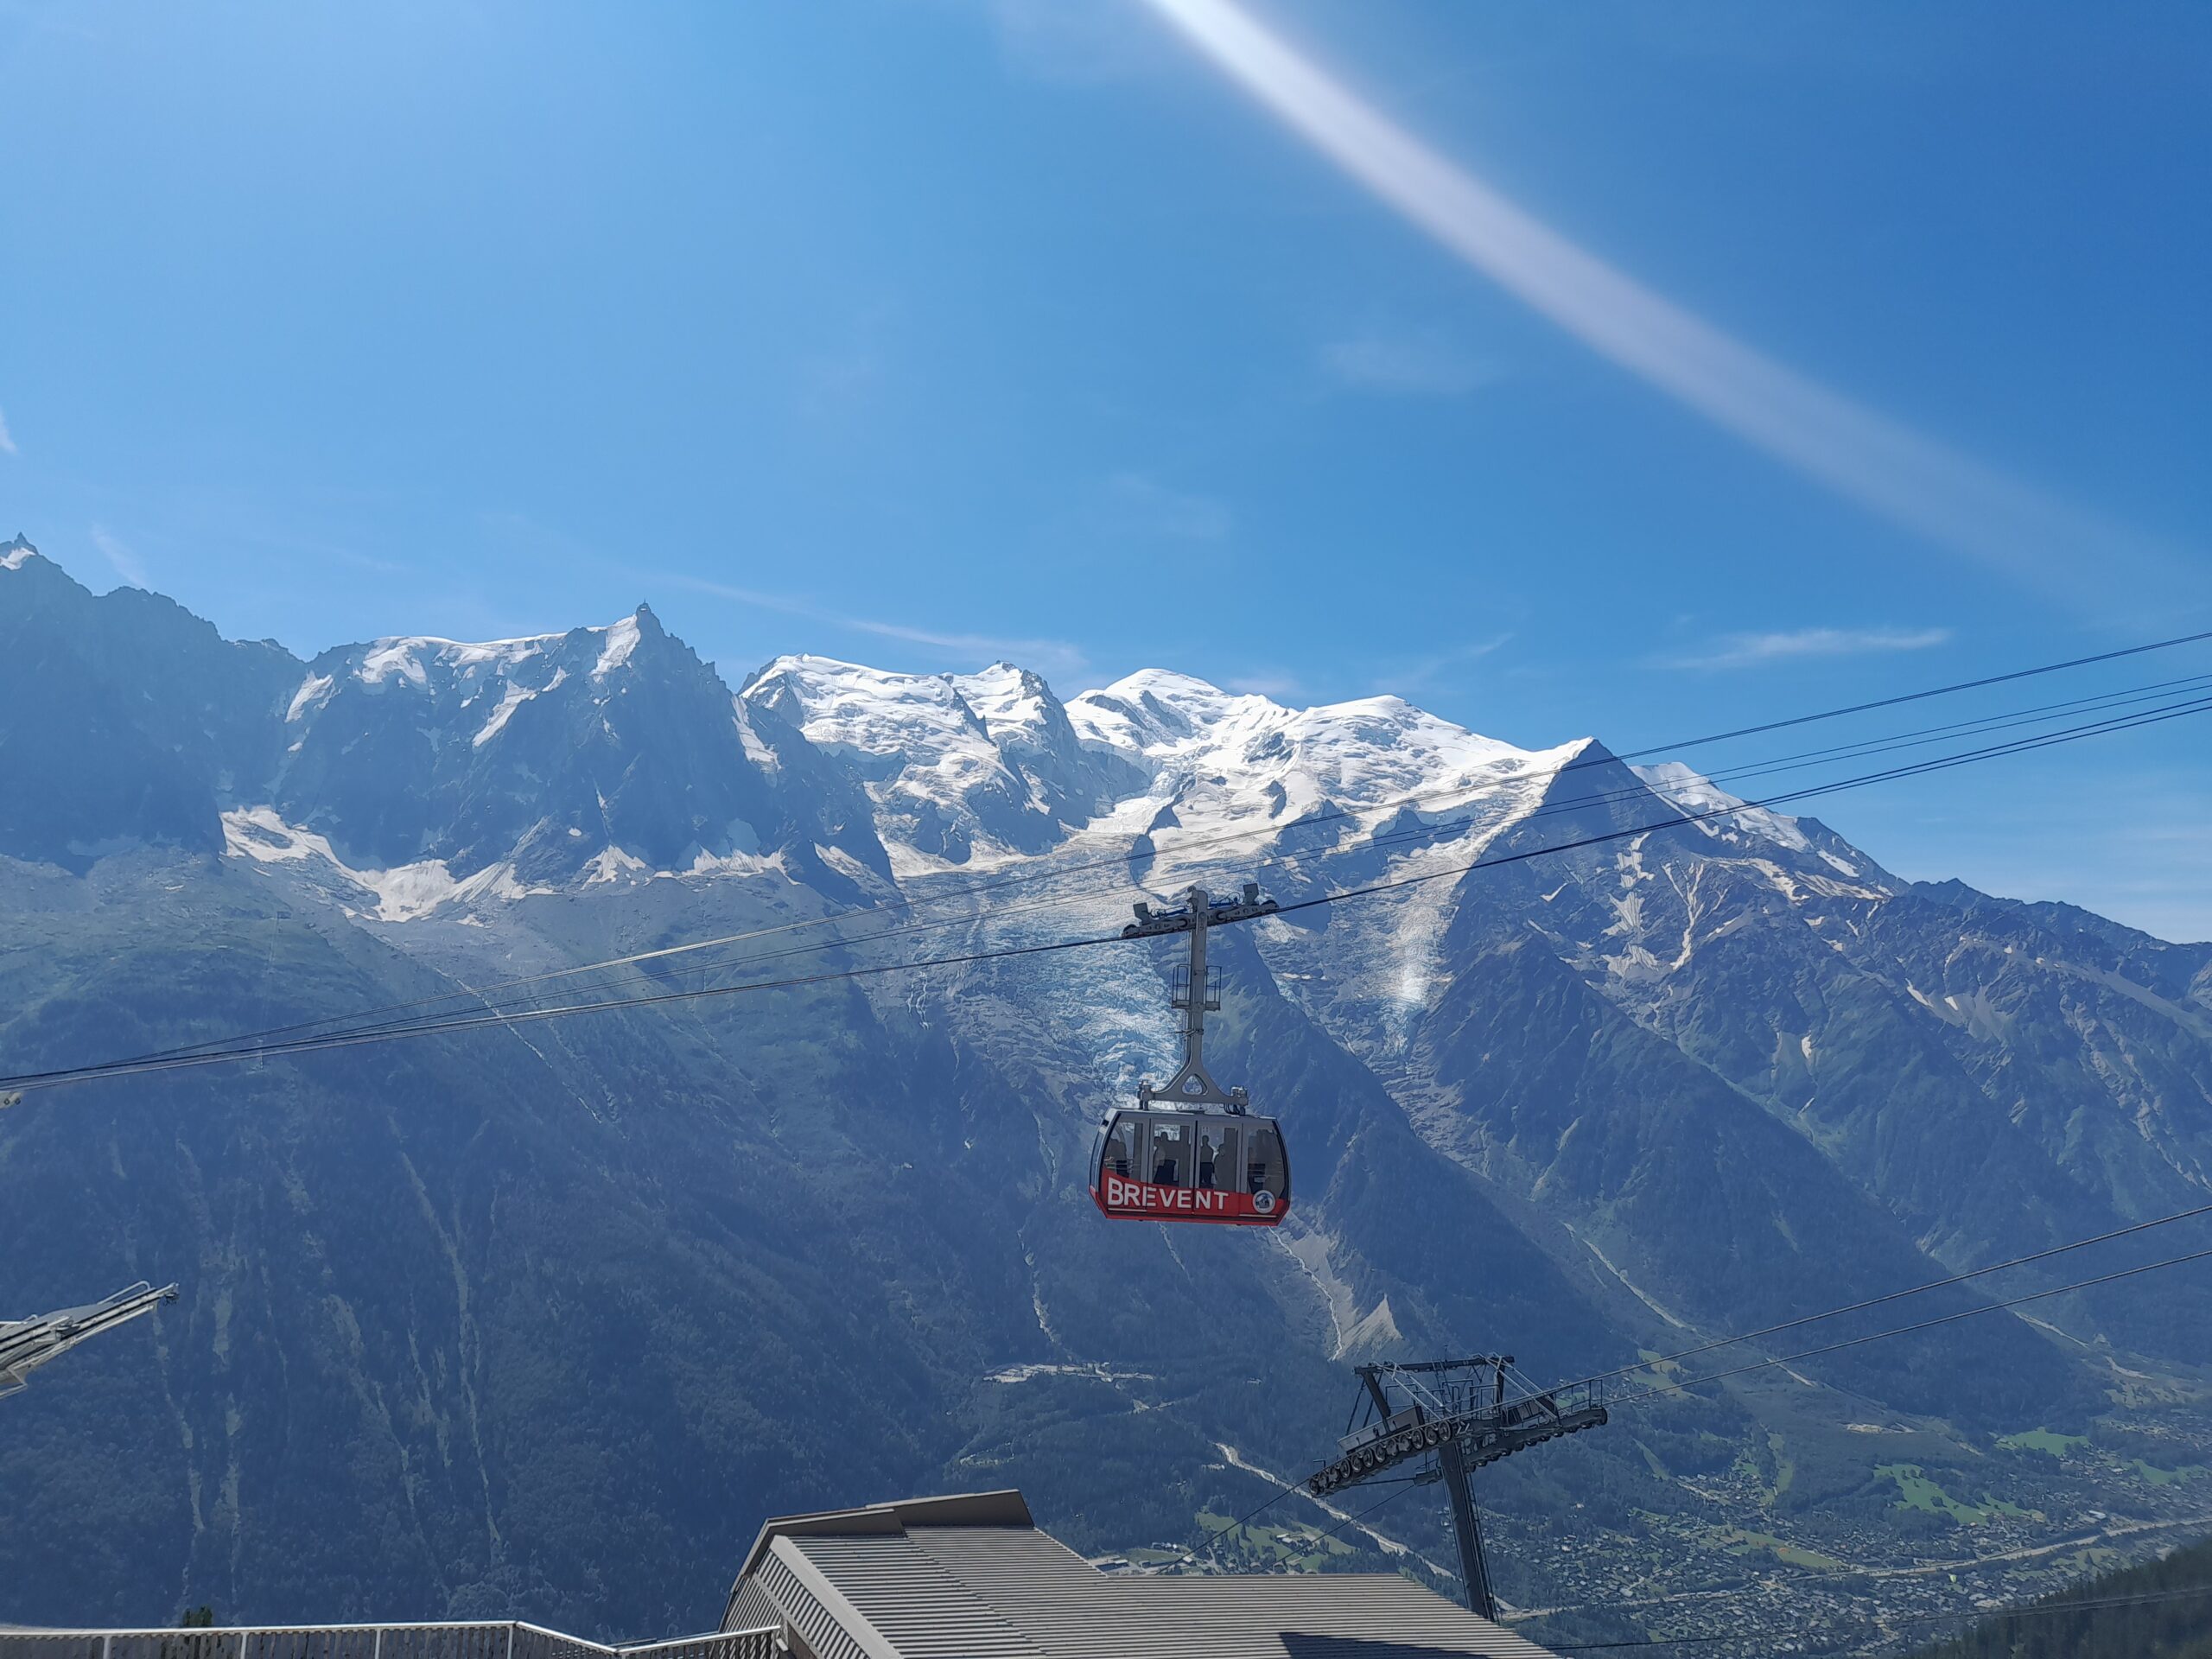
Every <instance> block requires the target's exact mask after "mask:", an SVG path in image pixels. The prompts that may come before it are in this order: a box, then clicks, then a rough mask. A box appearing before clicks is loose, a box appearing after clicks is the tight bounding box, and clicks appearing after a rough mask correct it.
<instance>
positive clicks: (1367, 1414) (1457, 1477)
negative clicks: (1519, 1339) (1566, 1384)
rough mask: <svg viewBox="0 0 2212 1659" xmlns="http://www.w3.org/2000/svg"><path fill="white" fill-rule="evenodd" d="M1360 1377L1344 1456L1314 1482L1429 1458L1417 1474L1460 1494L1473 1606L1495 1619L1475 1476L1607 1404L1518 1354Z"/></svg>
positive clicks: (1319, 1493) (1601, 1412)
mask: <svg viewBox="0 0 2212 1659" xmlns="http://www.w3.org/2000/svg"><path fill="white" fill-rule="evenodd" d="M1358 1376H1359V1384H1360V1391H1359V1397H1358V1398H1357V1400H1355V1401H1354V1402H1353V1403H1352V1410H1351V1432H1350V1433H1347V1434H1346V1435H1345V1436H1344V1439H1342V1440H1339V1441H1338V1442H1337V1457H1336V1459H1335V1461H1333V1462H1332V1463H1329V1464H1326V1465H1324V1466H1323V1467H1321V1468H1320V1469H1319V1470H1316V1471H1314V1473H1313V1475H1312V1476H1311V1477H1309V1478H1308V1479H1307V1480H1306V1491H1308V1492H1310V1493H1312V1494H1313V1496H1314V1497H1327V1496H1328V1495H1329V1494H1330V1493H1331V1492H1334V1491H1342V1490H1343V1489H1344V1487H1347V1486H1356V1485H1357V1484H1359V1483H1360V1482H1362V1481H1363V1480H1370V1479H1372V1478H1375V1477H1376V1476H1377V1475H1380V1474H1383V1473H1384V1472H1386V1471H1389V1470H1392V1469H1396V1468H1400V1467H1402V1466H1403V1465H1407V1464H1409V1463H1416V1462H1420V1463H1424V1464H1426V1465H1427V1466H1426V1467H1424V1468H1423V1469H1422V1470H1421V1471H1420V1472H1419V1473H1418V1474H1416V1475H1415V1476H1414V1479H1415V1480H1417V1481H1420V1482H1422V1483H1424V1484H1426V1483H1427V1482H1429V1481H1435V1480H1440V1481H1442V1482H1443V1483H1444V1491H1445V1493H1446V1496H1447V1497H1449V1498H1450V1499H1451V1502H1452V1531H1453V1532H1454V1533H1455V1534H1456V1535H1458V1537H1459V1578H1460V1581H1461V1582H1462V1583H1464V1584H1465V1586H1467V1607H1468V1610H1469V1611H1471V1612H1475V1613H1478V1614H1480V1615H1481V1616H1482V1617H1483V1618H1487V1619H1490V1620H1491V1621H1492V1622H1495V1621H1496V1620H1497V1597H1496V1596H1494V1595H1492V1594H1491V1587H1490V1564H1489V1562H1488V1561H1487V1560H1485V1559H1484V1555H1483V1534H1482V1523H1481V1522H1480V1521H1479V1519H1478V1517H1477V1516H1476V1514H1475V1498H1474V1493H1473V1491H1472V1490H1471V1484H1470V1482H1469V1480H1468V1477H1469V1475H1471V1473H1472V1472H1473V1471H1475V1470H1477V1469H1479V1468H1481V1467H1482V1466H1483V1465H1484V1464H1490V1463H1496V1462H1497V1461H1498V1459H1501V1458H1510V1457H1511V1456H1512V1455H1513V1454H1514V1453H1515V1452H1525V1451H1527V1450H1528V1449H1529V1447H1530V1446H1541V1445H1542V1444H1543V1443H1544V1442H1545V1441H1546V1440H1558V1439H1559V1438H1560V1436H1561V1435H1565V1434H1579V1433H1581V1432H1582V1431H1583V1430H1584V1429H1586V1428H1596V1427H1599V1426H1600V1425H1602V1424H1603V1423H1604V1422H1605V1408H1604V1407H1603V1406H1601V1405H1599V1403H1598V1401H1597V1396H1596V1395H1595V1394H1594V1393H1593V1392H1592V1389H1591V1387H1590V1385H1589V1384H1587V1383H1580V1384H1577V1385H1576V1386H1575V1387H1574V1388H1573V1389H1552V1390H1543V1389H1537V1388H1535V1386H1533V1385H1532V1384H1531V1383H1529V1380H1528V1379H1527V1378H1526V1377H1524V1376H1522V1375H1521V1374H1520V1373H1519V1372H1518V1371H1516V1370H1514V1369H1513V1356H1512V1355H1510V1354H1478V1355H1476V1356H1475V1357H1473V1358H1471V1359H1431V1360H1421V1361H1417V1362H1411V1363H1408V1362H1404V1361H1400V1362H1396V1363H1383V1364H1380V1365H1362V1366H1360V1367H1359V1368H1358ZM1394 1388H1395V1393H1394V1392H1393V1389H1394ZM1431 1459H1433V1462H1432V1461H1430V1460H1431Z"/></svg>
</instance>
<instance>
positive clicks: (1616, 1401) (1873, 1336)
mask: <svg viewBox="0 0 2212 1659" xmlns="http://www.w3.org/2000/svg"><path fill="white" fill-rule="evenodd" d="M2208 1258H2212V1249H2202V1250H2190V1251H2188V1252H2187V1253H2185V1254H2183V1255H2170V1256H2167V1257H2166V1258H2165V1259H2164V1260H2163V1261H2159V1262H2142V1263H2140V1264H2139V1265H2138V1266H2135V1267H2132V1268H2115V1269H2114V1270H2113V1271H2112V1272H2110V1273H2101V1274H2097V1275H2095V1276H2094V1278H2089V1279H2077V1280H2075V1281H2074V1282H2073V1283H2072V1284H2070V1285H2058V1286H2056V1287H2053V1288H2051V1289H2050V1290H2031V1291H2029V1292H2027V1293H2026V1294H2024V1295H2019V1296H2008V1297H2006V1298H2005V1300H2002V1301H1997V1302H1984V1303H1982V1304H1981V1305H1980V1306H1978V1307H1968V1308H1961V1310H1960V1311H1959V1312H1957V1313H1939V1314H1937V1315H1936V1316H1935V1317H1934V1318H1933V1319H1920V1320H1917V1321H1916V1322H1915V1323H1913V1324H1911V1325H1893V1326H1891V1328H1890V1329H1889V1330H1887V1331H1875V1332H1869V1333H1868V1334H1867V1335H1866V1336H1863V1337H1847V1338H1844V1339H1843V1340H1841V1341H1840V1342H1830V1343H1824V1344H1821V1346H1820V1347H1817V1348H1803V1349H1800V1350H1799V1351H1797V1352H1796V1353H1794V1354H1782V1355H1778V1356H1777V1357H1775V1358H1772V1359H1760V1360H1753V1361H1751V1362H1750V1363H1746V1364H1743V1365H1736V1366H1732V1367H1730V1368H1729V1369H1728V1370H1725V1371H1710V1372H1707V1374H1706V1375H1705V1376H1692V1377H1685V1378H1684V1379H1683V1380H1682V1381H1681V1382H1679V1383H1654V1384H1653V1385H1652V1386H1650V1387H1649V1388H1645V1389H1637V1391H1636V1392H1635V1393H1633V1394H1624V1395H1618V1396H1616V1397H1615V1398H1613V1399H1611V1400H1608V1401H1606V1402H1605V1404H1606V1406H1607V1407H1608V1408H1611V1407H1614V1406H1632V1405H1636V1404H1638V1403H1640V1402H1643V1401H1645V1400H1652V1399H1656V1398H1658V1397H1659V1396H1660V1395H1668V1394H1681V1393H1683V1392H1685V1391H1687V1390H1688V1389H1695V1388H1702V1387H1703V1386H1704V1385H1705V1384H1707V1383H1721V1382H1726V1380H1727V1379H1728V1378H1730V1377H1732V1376H1744V1375H1745V1374H1746V1373H1748V1372H1751V1371H1764V1370H1772V1369H1773V1368H1774V1367H1776V1366H1777V1365H1794V1364H1796V1363H1797V1362H1798V1361H1799V1360H1801V1359H1817V1358H1819V1357H1821V1355H1822V1354H1833V1353H1838V1352H1840V1351H1842V1350H1844V1349H1846V1348H1858V1347H1863V1346H1864V1345H1865V1344H1867V1343H1870V1342H1886V1341H1888V1340H1889V1339H1890V1338H1891V1337H1905V1336H1910V1335H1911V1334H1912V1333H1913V1332H1916V1331H1929V1330H1933V1329H1934V1328H1935V1327H1936V1326H1937V1325H1955V1324H1956V1323H1957V1322H1958V1321H1959V1320H1961V1319H1975V1318H1978V1317H1980V1315H1981V1314H1984V1313H2002V1312H2003V1311H2004V1310H2005V1309H2006V1308H2009V1307H2018V1306H2022V1305H2023V1304H2024V1303H2027V1302H2040V1301H2044V1300H2048V1299H2049V1298H2050V1297H2053V1296H2067V1295H2071V1294H2073V1293H2074V1292H2075V1291H2077V1290H2088V1289H2090V1288H2092V1287H2095V1286H2097V1285H2108V1284H2111V1283H2113V1281H2116V1280H2120V1279H2133V1278H2134V1277H2135V1276H2136V1275H2137V1274H2145V1273H2156V1272H2158V1271H2159V1270H2160V1269H2161V1268H2178V1267H2181V1266H2183V1264H2185V1263H2187V1262H2202V1261H2205V1260H2207V1259H2208Z"/></svg>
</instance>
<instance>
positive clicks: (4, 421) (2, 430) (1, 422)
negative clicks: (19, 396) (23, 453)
mask: <svg viewBox="0 0 2212 1659" xmlns="http://www.w3.org/2000/svg"><path fill="white" fill-rule="evenodd" d="M15 453H16V435H15V434H14V433H12V432H10V430H9V429H8V411H7V410H4V409H0V455H12V454H15Z"/></svg>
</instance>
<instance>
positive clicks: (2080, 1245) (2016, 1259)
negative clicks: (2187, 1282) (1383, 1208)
mask: <svg viewBox="0 0 2212 1659" xmlns="http://www.w3.org/2000/svg"><path fill="white" fill-rule="evenodd" d="M2204 1215H2212V1204H2200V1205H2197V1206H2196V1208H2194V1209H2192V1210H2177V1211H2175V1212H2174V1213H2173V1214H2172V1215H2170V1216H2157V1217H2152V1219H2151V1220H2149V1221H2138V1222H2133V1223H2130V1224H2128V1225H2127V1226H2125V1227H2115V1228H2114V1229H2113V1230H2112V1231H2110V1232H2108V1233H2097V1234H2094V1235H2093V1236H2090V1237H2088V1238H2077V1239H2075V1240H2073V1241H2071V1242H2070V1243H2065V1244H2053V1245H2051V1246H2050V1248H2049V1249H2041V1250H2035V1251H2031V1252H2030V1253H2029V1254H2028V1255H2016V1256H2013V1257H2012V1259H2011V1260H2009V1261H2005V1262H1991V1263H1990V1264H1989V1266H1987V1267H1986V1268H1972V1269H1970V1270H1968V1271H1967V1272H1965V1273H1955V1274H1952V1275H1951V1276H1950V1277H1949V1278H1948V1279H1931V1280H1929V1281H1928V1282H1927V1283H1926V1284H1923V1285H1911V1286H1908V1287H1906V1288H1905V1289H1904V1290H1892V1291H1888V1292H1885V1294H1882V1295H1879V1296H1869V1297H1867V1298H1866V1300H1864V1301H1857V1302H1848V1303H1846V1304H1845V1305H1844V1306H1841V1307H1831V1308H1828V1309H1826V1310H1825V1311H1823V1312H1821V1313H1807V1314H1804V1315H1803V1316H1802V1317H1801V1318H1798V1319H1784V1320H1783V1321H1782V1322H1781V1323H1780V1324H1778V1325H1762V1326H1760V1327H1759V1328H1758V1330H1756V1331H1745V1332H1742V1333H1741V1334H1739V1335H1737V1336H1731V1337H1716V1338H1713V1340H1712V1341H1711V1342H1701V1343H1700V1344H1698V1345H1697V1346H1696V1347H1694V1348H1682V1349H1678V1350H1677V1351H1675V1352H1674V1353H1671V1354H1661V1355H1659V1356H1657V1357H1656V1358H1653V1359H1648V1360H1644V1361H1642V1362H1640V1363H1637V1364H1634V1365H1622V1366H1618V1367H1616V1368H1615V1369H1613V1370H1610V1371H1599V1373H1598V1374H1597V1375H1596V1376H1578V1377H1576V1378H1575V1379H1574V1380H1573V1382H1571V1383H1554V1384H1553V1385H1552V1386H1551V1387H1550V1389H1548V1390H1546V1391H1547V1392H1548V1393H1552V1394H1559V1393H1562V1392H1564V1391H1565V1390H1567V1389H1580V1388H1589V1387H1593V1386H1595V1385H1596V1384H1598V1383H1609V1382H1611V1380H1612V1379H1613V1378H1614V1377H1617V1376H1633V1375H1634V1374H1635V1373H1636V1372H1637V1371H1648V1370H1653V1369H1654V1368H1656V1367H1657V1366H1661V1365H1673V1364H1676V1363H1680V1362H1681V1361H1682V1360H1685V1359H1694V1358H1695V1357H1697V1356H1698V1355H1700V1354H1707V1353H1711V1352H1712V1351H1713V1350H1714V1349H1716V1348H1732V1347H1734V1346H1736V1345H1737V1344H1738V1343H1745V1342H1757V1341H1758V1339H1759V1338H1762V1337H1771V1336H1774V1335H1777V1333H1779V1332H1783V1331H1795V1330H1796V1329H1797V1328H1798V1327H1800V1326H1801V1325H1819V1324H1821V1322H1823V1321H1824V1320H1827V1319H1841V1318H1842V1317H1843V1316H1844V1315H1845V1314H1847V1313H1861V1312H1863V1311H1865V1310H1866V1309H1867V1308H1870V1307H1879V1306H1882V1305H1883V1304H1884V1303H1885V1302H1898V1301H1903V1300H1904V1299H1905V1298H1906V1297H1908V1296H1920V1295H1924V1294H1927V1293H1928V1292H1929V1291H1932V1290H1947V1289H1948V1288H1949V1287H1951V1286H1953V1285H1963V1284H1965V1283H1966V1282H1967V1281H1969V1280H1973V1279H1983V1278H1986V1277H1987V1276H1988V1275H1989V1274H1993V1273H2003V1272H2005V1270H2006V1269H2007V1268H2024V1267H2026V1266H2027V1265H2028V1264H2029V1263H2031V1262H2047V1261H2049V1260H2050V1258H2051V1257H2052V1256H2055V1255H2067V1254H2068V1253H2069V1252H2071V1251H2074V1250H2082V1249H2088V1247H2089V1246H2091V1245H2092V1244H2104V1243H2110V1242H2111V1241H2112V1240H2113V1239H2115V1238H2126V1237H2127V1236H2130V1235H2131V1234H2134V1233H2147V1232H2149V1231H2150V1230H2152V1229H2153V1228H2155V1227H2171V1225H2173V1224H2174V1223H2176V1222H2177V1221H2191V1220H2194V1219H2195V1218H2196V1217H2198V1216H2204Z"/></svg>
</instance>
